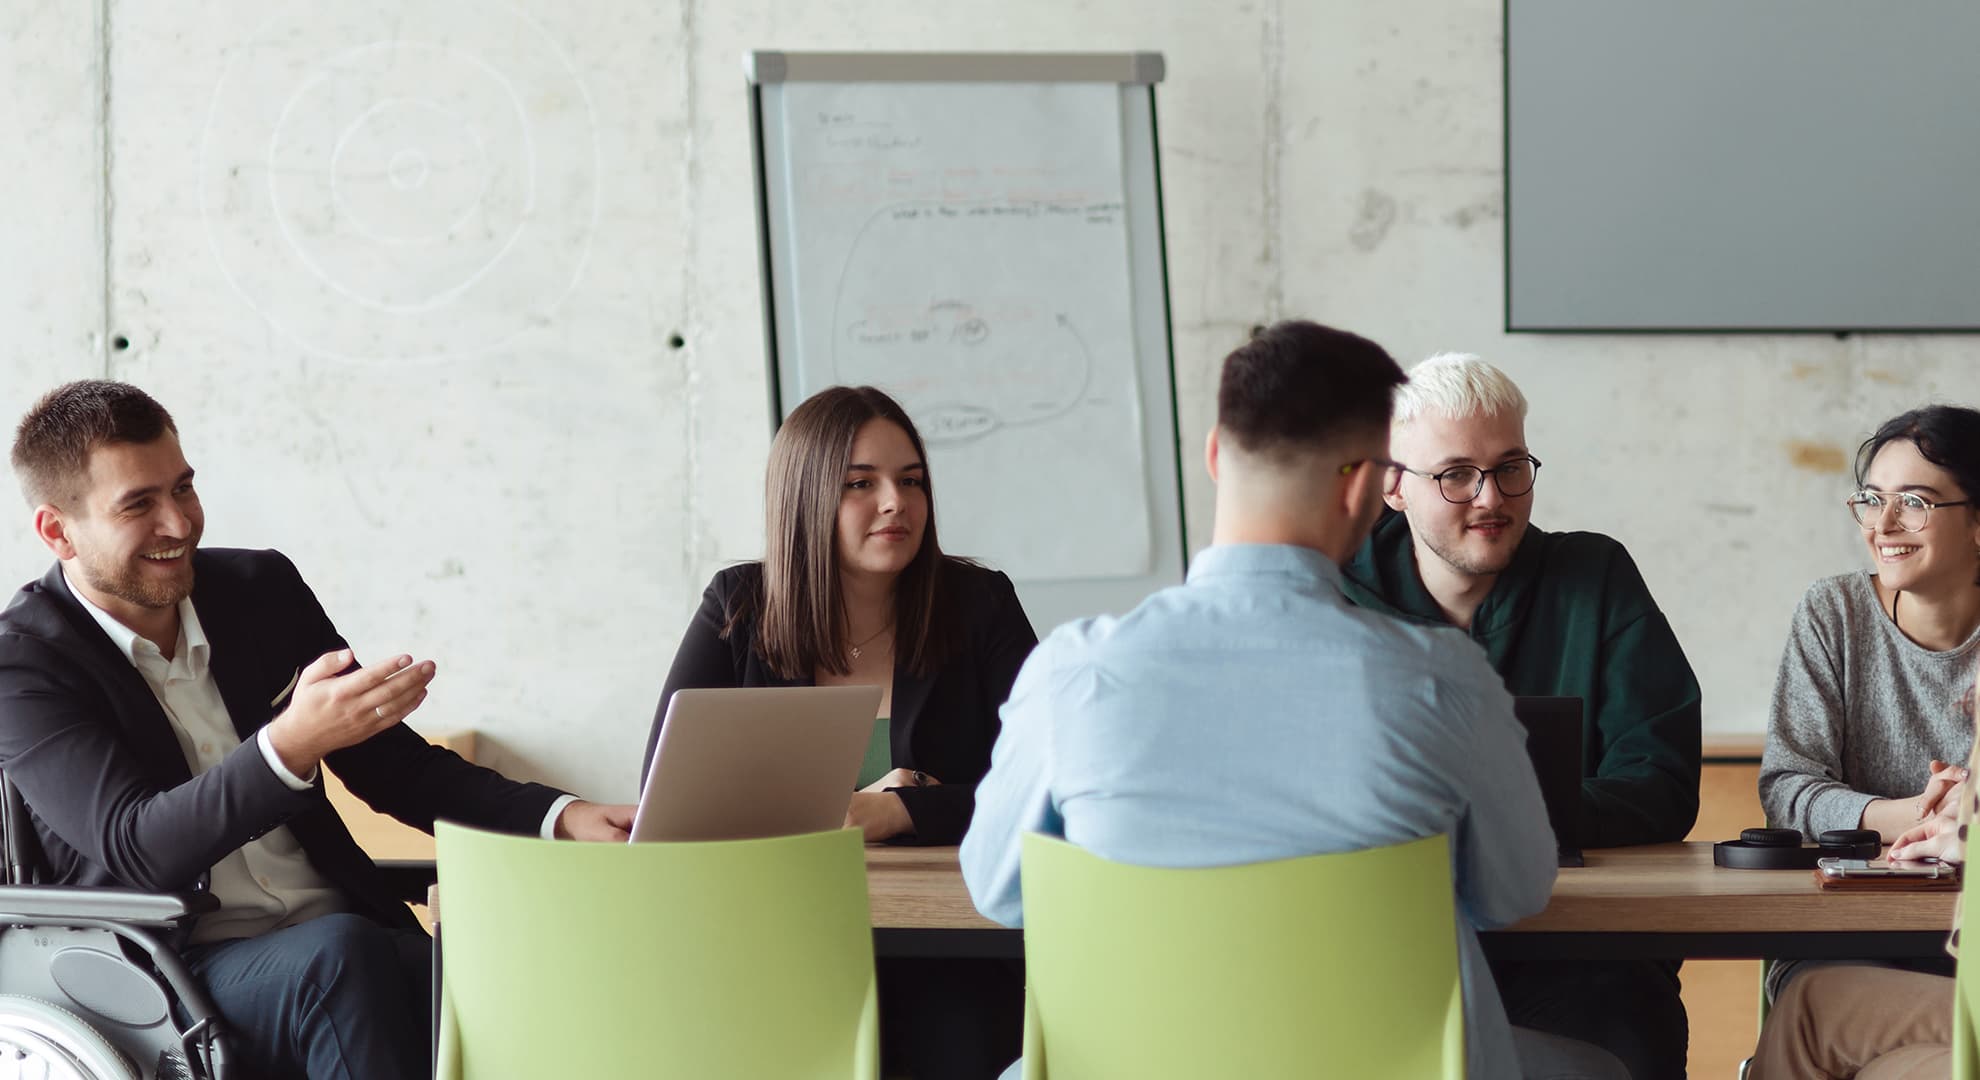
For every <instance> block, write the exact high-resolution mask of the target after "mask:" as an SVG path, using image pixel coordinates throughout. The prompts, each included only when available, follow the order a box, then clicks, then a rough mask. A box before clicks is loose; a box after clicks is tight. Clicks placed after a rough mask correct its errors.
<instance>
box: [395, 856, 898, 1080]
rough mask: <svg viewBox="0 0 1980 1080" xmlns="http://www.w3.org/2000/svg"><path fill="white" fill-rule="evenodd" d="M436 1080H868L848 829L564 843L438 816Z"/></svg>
mask: <svg viewBox="0 0 1980 1080" xmlns="http://www.w3.org/2000/svg"><path fill="white" fill-rule="evenodd" d="M434 837H435V840H436V841H437V848H438V853H439V862H440V890H441V910H442V912H443V915H442V921H441V936H440V949H441V961H442V963H441V972H442V976H441V979H442V985H441V1022H440V1037H439V1046H438V1055H439V1057H438V1067H437V1069H436V1071H435V1075H436V1076H437V1077H438V1078H440V1080H506V1078H509V1077H515V1078H517V1080H524V1078H527V1080H540V1078H542V1077H546V1076H558V1077H565V1076H568V1077H584V1078H585V1080H611V1078H613V1077H640V1078H647V1077H655V1078H662V1077H691V1078H693V1080H723V1078H731V1077H732V1078H734V1080H764V1078H765V1077H778V1078H781V1080H811V1078H820V1080H822V1078H826V1077H830V1078H832V1080H851V1078H859V1080H873V1078H874V1077H876V1076H878V1075H879V1024H878V1018H879V1006H878V1004H877V997H876V994H875V985H874V978H873V929H872V925H873V924H872V921H871V918H870V916H869V914H868V908H867V900H866V860H865V847H864V845H863V844H862V842H861V839H860V834H859V831H858V830H856V829H844V830H839V831H836V832H827V833H814V834H811V835H807V836H788V837H778V838H776V839H769V840H739V841H730V842H721V843H668V844H580V843H572V842H569V841H550V840H540V839H533V838H527V837H517V836H505V835H499V834H495V833H489V832H483V831H480V830H476V829H469V828H464V827H462V826H459V825H453V824H450V823H447V822H442V823H440V824H439V825H438V826H437V827H436V828H435V830H434Z"/></svg>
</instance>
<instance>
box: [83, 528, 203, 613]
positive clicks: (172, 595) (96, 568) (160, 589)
mask: <svg viewBox="0 0 1980 1080" xmlns="http://www.w3.org/2000/svg"><path fill="white" fill-rule="evenodd" d="M187 544H188V545H190V544H191V541H187ZM131 559H132V562H129V563H123V564H120V565H117V566H114V567H106V566H103V565H100V564H98V563H97V562H95V561H93V560H89V559H85V560H83V562H82V573H83V580H84V581H87V582H89V587H90V588H92V589H95V590H96V591H97V592H100V593H104V594H106V595H109V596H114V597H116V598H117V599H119V600H122V601H124V602H125V603H127V604H136V605H137V606H139V607H142V608H150V609H152V610H154V611H155V610H159V609H162V608H169V607H177V606H178V605H179V601H181V600H184V599H185V598H186V597H188V596H191V595H192V589H193V572H192V563H191V560H190V558H188V561H187V563H186V572H185V574H184V575H182V576H180V577H174V578H173V579H171V580H170V581H147V580H145V575H144V569H143V568H142V567H140V566H137V565H135V563H136V562H137V561H138V560H141V559H143V556H142V555H133V556H132V557H131Z"/></svg>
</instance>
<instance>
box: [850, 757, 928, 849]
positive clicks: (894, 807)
mask: <svg viewBox="0 0 1980 1080" xmlns="http://www.w3.org/2000/svg"><path fill="white" fill-rule="evenodd" d="M940 783H941V781H940V780H937V779H935V778H934V777H932V776H930V775H928V774H927V773H925V772H922V771H921V770H919V769H894V770H891V771H889V772H888V773H887V775H885V776H882V777H881V778H880V779H878V780H875V781H874V782H872V783H871V784H868V785H866V786H865V787H863V788H861V789H859V790H858V791H856V792H854V793H853V797H852V803H851V804H850V805H848V806H847V807H846V827H847V828H849V829H858V830H859V831H860V832H861V833H862V834H863V835H864V836H865V837H866V842H867V843H869V844H877V843H879V842H880V841H882V840H891V839H893V838H894V837H896V836H899V835H901V834H902V833H907V832H913V831H914V819H913V818H912V817H910V816H908V812H907V804H906V803H904V802H902V801H901V797H900V796H899V795H896V794H894V793H893V792H892V791H889V790H888V789H889V788H904V787H934V786H935V785H937V784H940Z"/></svg>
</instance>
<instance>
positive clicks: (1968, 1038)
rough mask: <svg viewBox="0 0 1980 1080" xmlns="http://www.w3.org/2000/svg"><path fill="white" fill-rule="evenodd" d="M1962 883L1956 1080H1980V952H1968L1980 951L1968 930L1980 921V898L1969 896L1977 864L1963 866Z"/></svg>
mask: <svg viewBox="0 0 1980 1080" xmlns="http://www.w3.org/2000/svg"><path fill="white" fill-rule="evenodd" d="M1960 872H1961V875H1962V880H1961V881H1960V883H1959V895H1960V905H1959V944H1960V957H1959V962H1958V965H1957V967H1956V968H1955V970H1954V971H1953V1025H1952V1028H1953V1033H1952V1035H1953V1061H1952V1074H1953V1080H1980V953H1968V952H1967V950H1969V949H1980V945H1976V944H1971V943H1972V942H1975V941H1980V938H1975V937H1974V936H1973V935H1972V934H1969V933H1967V931H1968V930H1971V929H1973V928H1974V926H1975V924H1976V923H1977V922H1980V920H1976V919H1975V918H1974V916H1973V910H1974V908H1976V907H1980V896H1968V895H1967V894H1968V893H1970V892H1972V891H1973V887H1972V886H1973V874H1974V872H1975V864H1968V865H1966V866H1964V867H1961V870H1960Z"/></svg>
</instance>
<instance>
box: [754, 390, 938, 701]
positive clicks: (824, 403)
mask: <svg viewBox="0 0 1980 1080" xmlns="http://www.w3.org/2000/svg"><path fill="white" fill-rule="evenodd" d="M871 420H885V421H887V422H889V423H892V424H895V425H897V426H899V427H900V429H901V430H902V431H904V432H906V433H907V437H908V442H910V443H912V444H913V445H914V453H915V456H916V457H918V458H920V459H921V461H922V462H923V464H924V465H925V464H926V463H927V461H928V451H927V450H926V449H925V448H924V447H923V446H922V443H921V433H920V432H918V431H916V430H915V427H914V421H912V420H910V419H908V414H907V410H905V409H903V408H901V406H900V403H898V402H896V401H895V400H894V399H893V398H891V397H888V396H887V395H886V394H885V393H884V392H882V391H880V390H877V389H875V388H873V387H871V386H833V387H828V388H826V389H824V390H820V391H819V392H818V393H816V394H813V395H812V396H810V397H808V398H806V399H805V400H804V402H803V404H800V405H799V406H798V407H797V408H795V409H792V410H791V415H789V416H787V417H785V418H784V423H783V424H782V426H780V427H779V428H778V429H777V435H776V438H774V439H772V440H771V442H770V464H769V468H768V469H767V470H765V479H764V517H765V522H764V552H763V579H762V593H761V594H760V595H759V596H757V597H754V598H753V605H754V610H756V611H760V612H761V615H760V616H759V617H758V618H757V623H756V641H755V643H754V644H755V648H756V651H757V655H759V656H761V657H762V658H763V660H764V662H765V664H766V665H767V666H768V667H769V668H770V670H771V671H772V672H774V673H775V674H776V675H777V676H778V677H779V678H785V679H804V678H809V677H811V674H812V672H813V671H815V670H818V669H823V670H825V671H829V672H832V673H833V674H836V675H845V674H848V673H849V672H850V671H851V667H850V665H849V662H848V660H847V656H848V651H849V650H848V646H850V645H851V644H852V642H851V641H850V628H849V627H848V626H847V625H846V609H845V600H844V597H843V595H842V594H841V592H840V589H839V532H838V524H839V499H840V496H841V494H842V493H843V491H844V489H845V482H846V466H847V465H848V464H850V463H851V461H852V447H853V438H854V436H856V435H857V434H858V433H859V429H860V428H861V427H862V426H864V425H865V424H866V423H867V422H868V421H871ZM922 485H923V488H924V490H926V491H927V492H928V520H927V521H926V522H925V523H924V524H923V525H922V530H921V549H920V550H919V551H917V552H915V555H914V559H913V560H912V561H910V562H909V563H908V564H907V566H906V567H905V568H903V569H902V570H901V574H900V577H899V578H898V579H896V581H895V583H894V649H895V657H896V658H897V660H898V662H899V664H900V666H901V668H902V669H903V670H905V671H908V672H910V673H912V674H915V675H926V674H928V673H929V672H931V671H933V670H934V666H935V664H936V662H937V661H939V660H941V659H942V658H943V657H944V656H945V655H946V653H947V652H948V651H949V649H950V646H951V644H952V641H951V635H950V634H949V632H948V631H949V629H950V628H949V626H948V623H947V621H946V620H944V619H943V618H941V617H940V613H939V612H938V609H937V604H936V592H937V589H938V587H939V581H940V578H941V571H942V569H943V567H944V565H945V564H946V563H947V562H948V561H949V560H948V559H947V558H945V557H944V556H943V554H942V546H941V545H940V544H939V543H937V542H936V539H935V489H934V486H933V484H932V482H931V480H930V477H929V474H928V473H926V472H924V473H923V474H922ZM750 610H751V608H749V607H743V606H739V607H738V608H737V609H736V612H735V614H734V615H733V616H732V617H731V619H730V621H729V625H728V626H726V627H724V628H723V635H724V636H725V637H726V636H727V635H728V633H729V632H730V631H731V630H733V629H734V628H735V626H736V625H737V624H738V623H740V622H741V620H742V618H743V617H744V616H745V615H747V614H749V613H750Z"/></svg>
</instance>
